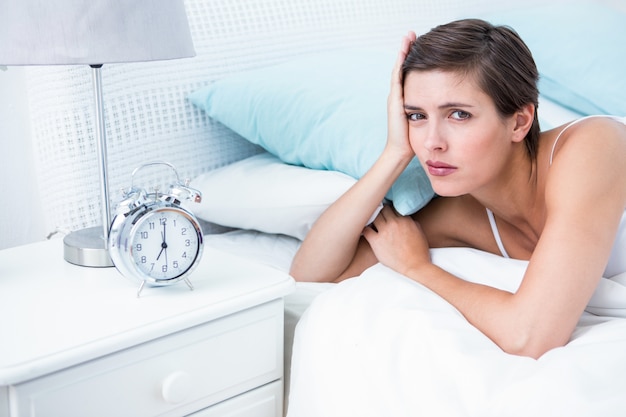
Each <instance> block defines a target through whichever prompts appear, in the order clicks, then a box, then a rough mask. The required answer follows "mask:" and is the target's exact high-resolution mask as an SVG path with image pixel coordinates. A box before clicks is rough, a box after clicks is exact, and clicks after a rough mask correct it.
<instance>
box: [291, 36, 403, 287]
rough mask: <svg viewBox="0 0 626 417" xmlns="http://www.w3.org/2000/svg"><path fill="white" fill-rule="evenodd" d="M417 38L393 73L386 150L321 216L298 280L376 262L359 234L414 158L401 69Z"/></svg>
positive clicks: (355, 270)
mask: <svg viewBox="0 0 626 417" xmlns="http://www.w3.org/2000/svg"><path fill="white" fill-rule="evenodd" d="M414 39H415V34H414V33H409V35H407V36H406V37H405V38H403V40H402V45H401V48H400V52H399V53H398V58H397V60H396V63H395V66H394V69H393V72H392V76H391V89H390V93H389V98H388V105H387V111H388V118H389V120H390V122H389V126H388V132H387V144H386V146H385V149H384V151H383V153H382V154H381V156H380V157H379V158H378V160H377V161H376V162H375V163H374V165H373V166H372V167H371V168H370V170H369V171H368V172H367V173H366V174H365V175H364V176H363V177H362V178H361V179H360V180H359V181H358V182H357V183H356V184H355V185H354V186H353V187H352V188H351V189H350V190H348V191H347V192H346V193H345V194H344V195H343V196H341V197H340V198H339V199H338V200H337V201H336V202H335V203H334V204H333V205H332V206H330V207H329V208H328V209H327V210H326V211H325V212H324V213H323V214H322V216H320V218H319V219H318V220H317V221H316V222H315V224H314V225H313V227H312V228H311V231H310V232H309V233H308V234H307V236H306V238H305V239H304V241H303V242H302V246H301V247H300V249H299V250H298V252H297V253H296V255H295V257H294V260H293V263H292V265H291V271H290V274H291V275H292V276H293V277H294V278H295V279H296V280H298V281H337V280H340V279H343V278H347V277H348V276H356V275H358V274H359V273H360V272H362V271H363V270H364V269H365V268H367V267H369V266H371V265H373V264H374V263H375V262H376V258H375V257H374V256H373V254H372V252H371V250H370V248H369V245H368V244H367V242H365V241H364V240H363V239H361V233H362V231H363V228H364V227H365V226H366V225H367V222H368V220H369V219H370V217H371V216H372V214H373V213H374V212H375V210H376V208H377V207H378V206H379V204H380V202H381V201H382V200H383V199H384V197H385V195H386V194H387V192H388V190H389V188H391V185H392V184H393V182H394V181H395V180H396V179H397V178H398V176H400V174H401V173H402V171H403V170H404V169H405V168H406V166H407V165H408V164H409V162H410V161H411V159H412V158H413V156H414V154H413V151H412V150H411V147H410V145H409V141H408V127H407V120H406V115H405V112H404V100H403V94H402V80H401V71H400V70H401V66H402V63H403V62H404V59H405V58H406V54H407V52H408V49H409V45H410V42H411V41H413V40H414ZM392 121H393V122H392Z"/></svg>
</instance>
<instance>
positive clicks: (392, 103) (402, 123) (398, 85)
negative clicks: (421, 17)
mask: <svg viewBox="0 0 626 417" xmlns="http://www.w3.org/2000/svg"><path fill="white" fill-rule="evenodd" d="M415 38H416V35H415V33H414V32H409V33H408V34H407V35H406V36H404V37H403V38H402V44H401V46H400V51H399V52H398V57H397V59H396V63H395V65H394V67H393V71H392V74H391V87H390V91H389V96H388V98H387V120H388V126H387V146H386V148H385V151H386V152H395V153H397V154H398V155H400V158H401V159H406V158H407V157H408V158H409V159H410V158H412V157H413V155H414V153H413V150H412V149H411V145H410V143H409V129H408V122H407V118H406V112H405V111H404V91H403V80H402V64H403V63H404V60H405V59H406V56H407V54H408V52H409V48H410V46H411V42H413V41H414V40H415Z"/></svg>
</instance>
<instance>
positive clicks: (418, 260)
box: [363, 206, 431, 275]
mask: <svg viewBox="0 0 626 417" xmlns="http://www.w3.org/2000/svg"><path fill="white" fill-rule="evenodd" d="M363 237H365V239H366V240H367V242H368V243H369V244H370V246H371V248H372V250H373V251H374V254H375V255H376V258H377V259H378V261H379V262H380V263H382V264H383V265H385V266H387V267H389V268H391V269H393V270H394V271H396V272H399V273H401V274H404V275H407V274H408V272H409V271H416V270H419V269H420V267H422V266H424V265H429V264H431V261H430V252H429V250H428V249H429V247H428V241H427V240H426V236H425V235H424V232H423V231H422V228H421V227H420V226H419V225H418V224H417V223H416V222H415V220H413V219H412V218H411V217H410V216H400V215H399V214H397V213H396V211H395V210H394V209H393V208H392V207H391V206H385V207H384V208H383V209H382V210H381V212H380V214H379V215H378V217H376V220H374V222H373V223H372V224H371V225H370V226H368V227H366V228H365V230H364V231H363Z"/></svg>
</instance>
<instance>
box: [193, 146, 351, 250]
mask: <svg viewBox="0 0 626 417" xmlns="http://www.w3.org/2000/svg"><path fill="white" fill-rule="evenodd" d="M355 182H356V180H355V179H354V178H352V177H350V176H348V175H346V174H342V173H340V172H337V171H323V170H314V169H310V168H304V167H300V166H294V165H288V164H285V163H283V162H282V161H280V160H279V159H278V158H277V157H275V156H273V155H271V154H269V153H262V154H259V155H255V156H252V157H250V158H247V159H244V160H241V161H238V162H235V163H233V164H230V165H227V166H225V167H222V168H218V169H215V170H213V171H209V172H207V173H204V174H201V175H200V176H198V177H197V178H196V179H195V180H193V181H192V183H191V186H192V187H194V188H197V189H198V190H199V191H201V192H202V202H201V203H200V204H198V205H194V207H193V212H194V214H195V215H196V216H198V218H200V219H203V220H206V221H209V222H212V223H216V224H220V225H222V226H228V227H235V228H239V229H251V230H258V231H261V232H266V233H274V234H284V235H288V236H293V237H296V238H298V239H304V236H305V235H306V234H307V233H308V231H309V230H310V229H311V226H312V225H313V223H314V222H315V221H316V220H317V218H318V217H319V216H320V215H321V214H322V213H323V212H324V210H326V208H327V207H328V206H329V205H331V204H332V203H333V202H335V200H337V198H339V197H340V196H341V195H342V194H343V193H345V192H346V191H347V190H348V189H349V188H350V187H352V185H353V184H354V183H355Z"/></svg>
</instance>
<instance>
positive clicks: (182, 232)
mask: <svg viewBox="0 0 626 417" xmlns="http://www.w3.org/2000/svg"><path fill="white" fill-rule="evenodd" d="M180 234H181V235H183V236H185V235H186V234H187V228H186V227H182V228H181V229H180Z"/></svg>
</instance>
